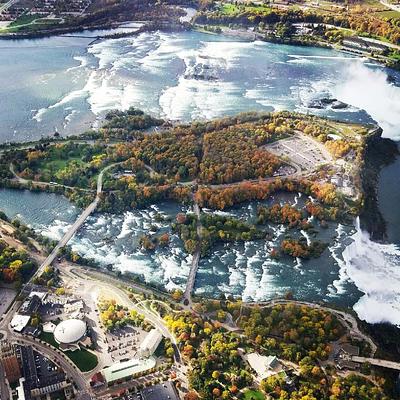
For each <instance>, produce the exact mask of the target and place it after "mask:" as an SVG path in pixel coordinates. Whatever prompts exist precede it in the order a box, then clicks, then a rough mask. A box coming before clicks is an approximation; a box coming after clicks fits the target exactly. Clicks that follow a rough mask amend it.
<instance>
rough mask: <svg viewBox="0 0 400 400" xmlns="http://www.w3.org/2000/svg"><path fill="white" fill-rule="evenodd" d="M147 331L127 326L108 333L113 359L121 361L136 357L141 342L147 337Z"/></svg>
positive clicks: (107, 338) (109, 348)
mask: <svg viewBox="0 0 400 400" xmlns="http://www.w3.org/2000/svg"><path fill="white" fill-rule="evenodd" d="M146 335H147V332H146V331H144V330H143V329H141V328H133V327H130V326H127V327H125V328H121V329H118V330H114V331H113V332H112V333H110V332H108V333H107V334H106V343H107V345H108V353H109V355H110V356H111V359H112V360H113V361H121V360H125V359H127V358H129V359H131V358H132V357H135V355H136V353H137V351H138V349H139V347H140V343H142V341H143V340H144V338H145V337H146Z"/></svg>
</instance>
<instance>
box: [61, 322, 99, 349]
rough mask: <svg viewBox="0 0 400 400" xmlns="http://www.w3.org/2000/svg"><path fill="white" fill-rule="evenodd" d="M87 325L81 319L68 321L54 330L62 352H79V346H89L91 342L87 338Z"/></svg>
mask: <svg viewBox="0 0 400 400" xmlns="http://www.w3.org/2000/svg"><path fill="white" fill-rule="evenodd" d="M86 333H87V325H86V322H85V321H82V320H80V319H67V320H65V321H62V322H60V323H59V324H58V325H57V326H56V328H55V329H54V339H55V341H56V342H57V343H58V344H59V347H60V349H61V350H72V351H73V350H79V348H80V347H79V345H80V344H81V345H84V346H88V345H90V343H91V341H90V338H88V337H87V335H86Z"/></svg>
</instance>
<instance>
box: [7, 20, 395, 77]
mask: <svg viewBox="0 0 400 400" xmlns="http://www.w3.org/2000/svg"><path fill="white" fill-rule="evenodd" d="M127 22H142V23H143V24H144V25H143V26H142V27H141V28H139V29H138V30H136V31H134V32H121V33H114V34H110V35H107V34H105V35H99V36H97V37H93V42H95V41H97V40H106V39H118V38H123V37H130V36H135V35H138V34H140V33H142V32H154V31H158V30H161V31H166V32H182V31H194V32H200V33H205V34H209V35H214V36H215V35H223V36H226V37H230V38H235V39H237V40H240V41H246V42H254V41H257V40H260V41H263V42H268V43H276V44H284V45H289V46H302V47H315V48H325V49H332V50H336V51H338V52H341V53H344V54H351V55H354V56H358V57H360V58H366V59H368V60H371V61H374V62H376V63H378V64H379V65H382V66H384V67H385V68H389V69H393V70H395V71H396V70H397V71H399V70H400V66H398V67H396V66H393V65H389V64H388V63H387V61H388V60H386V61H385V60H382V59H380V58H377V57H374V56H372V55H371V54H368V53H365V54H364V53H362V52H360V51H357V50H355V49H354V50H353V49H350V48H348V47H346V46H343V45H341V44H338V43H336V44H331V43H328V42H321V41H308V40H307V41H305V40H303V39H301V37H299V38H298V39H297V38H293V37H290V38H279V37H276V36H262V35H261V34H260V33H257V32H251V31H247V30H240V29H229V33H228V32H227V31H224V30H222V31H220V32H217V31H215V30H212V29H211V30H207V29H204V28H203V27H202V25H196V24H190V23H186V22H184V23H182V22H176V21H174V22H172V23H171V21H160V22H154V21H125V22H111V23H108V24H99V25H91V26H90V25H89V26H80V27H78V26H75V27H66V28H59V29H57V28H56V29H51V30H47V31H39V32H35V33H33V32H28V33H8V34H4V35H1V34H0V40H29V39H41V38H50V37H53V36H54V37H57V36H64V35H66V34H68V33H70V34H73V33H77V34H79V33H81V32H84V31H89V32H93V31H96V30H110V31H112V30H113V29H118V28H120V27H123V25H124V24H126V23H127ZM204 26H207V27H210V28H213V29H217V28H220V27H219V26H215V25H204ZM220 29H221V28H220Z"/></svg>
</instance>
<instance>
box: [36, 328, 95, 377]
mask: <svg viewBox="0 0 400 400" xmlns="http://www.w3.org/2000/svg"><path fill="white" fill-rule="evenodd" d="M39 339H41V340H43V341H44V342H46V343H48V344H50V345H51V346H53V347H55V348H56V349H58V348H59V345H58V343H57V342H56V341H55V339H54V336H53V335H52V334H51V333H47V332H42V334H41V335H40V336H39ZM65 355H66V356H67V357H68V358H69V359H70V360H71V361H72V362H73V363H74V364H75V365H76V366H77V367H78V368H79V369H80V370H81V371H82V372H88V371H91V370H92V369H93V368H95V367H96V365H97V364H98V360H97V356H96V355H94V354H93V353H91V352H90V351H88V350H86V349H81V350H76V351H66V352H65Z"/></svg>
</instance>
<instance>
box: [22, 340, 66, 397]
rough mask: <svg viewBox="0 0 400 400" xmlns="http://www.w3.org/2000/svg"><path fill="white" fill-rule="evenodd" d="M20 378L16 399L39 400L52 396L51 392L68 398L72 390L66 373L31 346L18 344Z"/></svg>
mask: <svg viewBox="0 0 400 400" xmlns="http://www.w3.org/2000/svg"><path fill="white" fill-rule="evenodd" d="M17 351H18V354H19V357H20V363H21V370H22V378H20V380H19V386H18V387H17V393H18V399H21V400H22V399H24V400H31V399H32V400H41V399H44V398H56V397H52V396H51V394H52V393H58V394H60V397H61V398H68V396H67V393H71V392H72V391H73V389H72V386H71V383H70V382H69V381H67V378H66V375H65V373H64V372H63V371H61V370H60V369H59V368H58V367H57V366H56V365H55V364H54V363H53V362H51V361H50V360H48V359H47V358H46V357H44V356H43V355H42V354H40V353H38V352H36V351H34V350H33V348H32V347H31V346H18V347H17Z"/></svg>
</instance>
